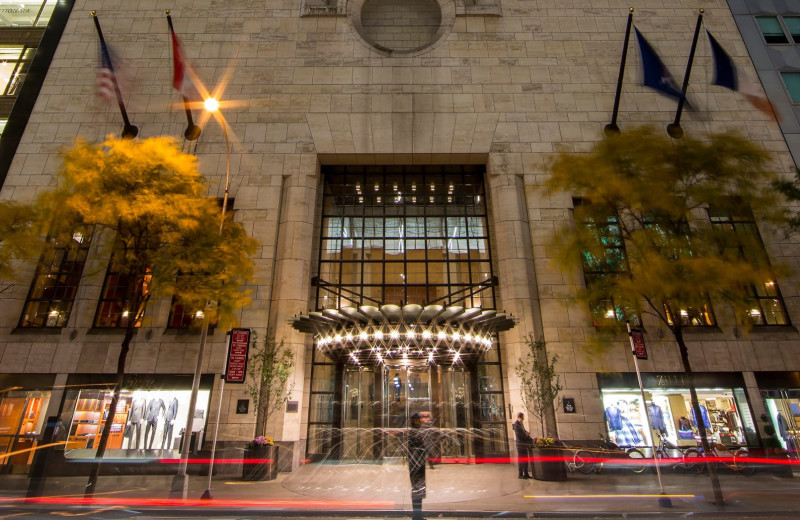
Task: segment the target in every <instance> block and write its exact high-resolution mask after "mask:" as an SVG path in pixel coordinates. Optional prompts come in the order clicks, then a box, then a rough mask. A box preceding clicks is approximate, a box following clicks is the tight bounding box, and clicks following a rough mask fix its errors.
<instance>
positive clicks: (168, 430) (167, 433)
mask: <svg viewBox="0 0 800 520" xmlns="http://www.w3.org/2000/svg"><path fill="white" fill-rule="evenodd" d="M177 416H178V398H177V397H173V398H172V401H170V403H169V407H168V408H167V414H166V415H165V416H164V434H163V435H162V436H161V449H162V450H163V449H164V445H165V444H166V445H167V449H169V445H170V441H171V440H172V426H173V425H174V424H175V417H177Z"/></svg>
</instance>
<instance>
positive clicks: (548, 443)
mask: <svg viewBox="0 0 800 520" xmlns="http://www.w3.org/2000/svg"><path fill="white" fill-rule="evenodd" d="M564 455H565V448H564V445H563V443H562V442H561V441H559V440H558V439H556V438H555V437H552V436H547V437H537V438H535V439H533V448H532V449H531V457H532V458H533V478H535V479H537V480H567V466H566V464H564Z"/></svg>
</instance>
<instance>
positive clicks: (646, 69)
mask: <svg viewBox="0 0 800 520" xmlns="http://www.w3.org/2000/svg"><path fill="white" fill-rule="evenodd" d="M633 29H634V30H635V31H636V40H637V41H638V42H639V54H640V55H641V56H642V85H644V86H646V87H650V88H652V89H655V90H657V91H659V92H661V93H662V94H666V95H668V96H669V97H671V98H675V99H680V98H681V89H680V88H678V85H677V84H675V80H674V79H672V74H670V73H669V71H668V70H667V67H665V66H664V62H662V61H661V58H659V57H658V54H656V51H655V49H653V47H652V46H651V45H650V44H649V43H648V42H647V40H645V39H644V36H642V33H640V32H639V29H637V28H636V27H634V28H633Z"/></svg>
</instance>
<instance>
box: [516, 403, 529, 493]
mask: <svg viewBox="0 0 800 520" xmlns="http://www.w3.org/2000/svg"><path fill="white" fill-rule="evenodd" d="M524 420H525V414H524V413H522V412H519V413H518V414H517V420H516V421H514V424H513V428H514V436H515V437H516V440H517V470H518V473H519V475H518V478H531V474H530V472H529V471H528V466H529V465H530V459H531V448H532V447H533V439H532V438H531V434H530V433H528V430H526V429H525V425H524V424H522V421H524Z"/></svg>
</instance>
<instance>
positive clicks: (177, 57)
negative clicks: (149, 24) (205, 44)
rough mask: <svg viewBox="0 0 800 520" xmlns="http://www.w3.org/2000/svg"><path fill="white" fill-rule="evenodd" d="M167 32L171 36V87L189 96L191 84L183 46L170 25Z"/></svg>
mask: <svg viewBox="0 0 800 520" xmlns="http://www.w3.org/2000/svg"><path fill="white" fill-rule="evenodd" d="M169 32H170V34H171V36H172V64H173V71H172V88H174V89H175V90H177V91H178V92H180V93H181V94H182V95H183V96H184V97H189V92H190V86H191V84H192V79H191V74H190V72H189V68H190V65H189V63H188V62H187V61H186V54H184V52H183V46H182V45H181V41H180V40H179V39H178V36H177V35H176V34H175V31H174V30H173V29H172V27H171V26H170V28H169Z"/></svg>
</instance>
